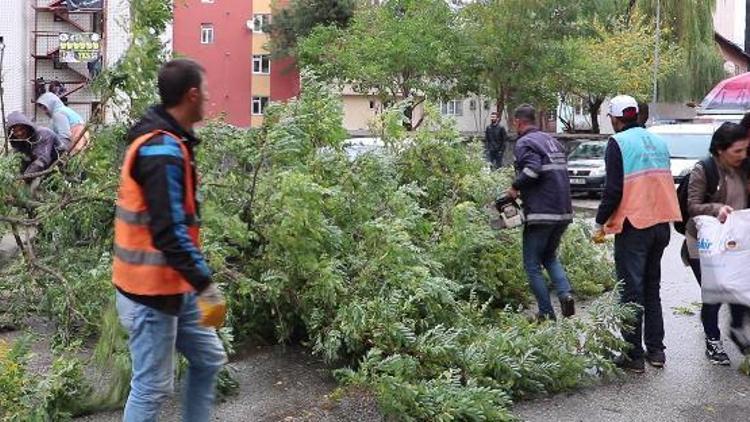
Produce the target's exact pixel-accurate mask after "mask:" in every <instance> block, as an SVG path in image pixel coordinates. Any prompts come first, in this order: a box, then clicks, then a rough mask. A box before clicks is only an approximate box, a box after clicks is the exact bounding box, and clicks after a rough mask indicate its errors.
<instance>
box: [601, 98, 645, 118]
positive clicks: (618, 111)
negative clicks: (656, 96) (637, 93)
mask: <svg viewBox="0 0 750 422" xmlns="http://www.w3.org/2000/svg"><path fill="white" fill-rule="evenodd" d="M628 108H635V112H636V113H638V101H636V100H635V98H633V97H631V96H630V95H618V96H616V97H614V98H612V99H611V100H609V113H607V114H609V115H610V116H612V117H622V116H623V112H624V111H625V110H626V109H628Z"/></svg>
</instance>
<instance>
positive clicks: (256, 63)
mask: <svg viewBox="0 0 750 422" xmlns="http://www.w3.org/2000/svg"><path fill="white" fill-rule="evenodd" d="M264 62H265V64H267V65H268V66H267V67H266V68H265V70H264V66H263V64H264ZM270 74H271V56H269V55H268V54H253V75H270Z"/></svg>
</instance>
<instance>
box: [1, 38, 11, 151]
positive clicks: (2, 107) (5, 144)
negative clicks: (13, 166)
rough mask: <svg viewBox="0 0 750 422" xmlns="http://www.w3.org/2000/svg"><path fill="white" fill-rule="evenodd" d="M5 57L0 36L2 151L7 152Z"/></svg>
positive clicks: (2, 40) (3, 42) (2, 39)
mask: <svg viewBox="0 0 750 422" xmlns="http://www.w3.org/2000/svg"><path fill="white" fill-rule="evenodd" d="M4 59H5V39H4V38H3V37H0V115H2V122H3V140H4V142H3V153H5V154H7V153H8V150H9V148H8V128H7V126H6V124H5V90H4V89H3V61H4Z"/></svg>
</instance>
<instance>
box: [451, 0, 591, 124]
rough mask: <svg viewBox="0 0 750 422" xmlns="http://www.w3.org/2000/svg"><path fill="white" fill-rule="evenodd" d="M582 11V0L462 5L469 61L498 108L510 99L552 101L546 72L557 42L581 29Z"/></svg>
mask: <svg viewBox="0 0 750 422" xmlns="http://www.w3.org/2000/svg"><path fill="white" fill-rule="evenodd" d="M585 10H587V8H586V7H585V5H584V2H577V1H570V0H564V1H551V0H495V1H486V2H475V3H471V4H469V5H468V6H467V7H466V8H465V9H464V11H463V16H464V19H465V20H464V22H465V25H466V26H465V28H466V31H467V37H468V39H469V40H470V41H471V43H472V46H473V48H472V52H473V55H474V57H473V58H472V60H474V61H475V62H476V63H477V64H478V66H479V76H480V78H481V83H482V85H483V87H484V88H485V90H486V92H485V93H486V94H488V95H490V96H491V97H492V98H495V99H496V106H497V110H498V111H500V112H503V111H504V110H505V108H506V106H507V105H508V104H510V103H519V102H530V103H536V104H539V105H547V106H552V105H554V104H555V103H556V99H557V95H556V92H557V91H556V89H555V88H556V87H555V84H554V82H555V81H554V80H553V79H552V78H551V77H550V75H552V74H554V72H555V70H556V69H557V68H558V67H559V66H560V62H561V57H563V56H562V54H563V52H564V51H563V49H562V47H561V43H560V40H561V39H563V38H564V37H565V36H567V35H569V34H571V33H578V32H579V31H580V30H581V27H580V25H579V21H578V19H579V16H580V15H581V14H582V13H583V12H584V11H585Z"/></svg>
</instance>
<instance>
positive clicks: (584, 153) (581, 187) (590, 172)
mask: <svg viewBox="0 0 750 422" xmlns="http://www.w3.org/2000/svg"><path fill="white" fill-rule="evenodd" d="M606 149H607V141H584V142H581V143H579V144H578V145H576V147H575V148H574V149H573V151H572V152H571V153H570V154H569V155H568V176H570V191H571V192H572V193H582V192H585V193H592V194H596V193H601V192H602V191H603V190H604V176H605V174H606V172H605V168H604V151H605V150H606Z"/></svg>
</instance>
